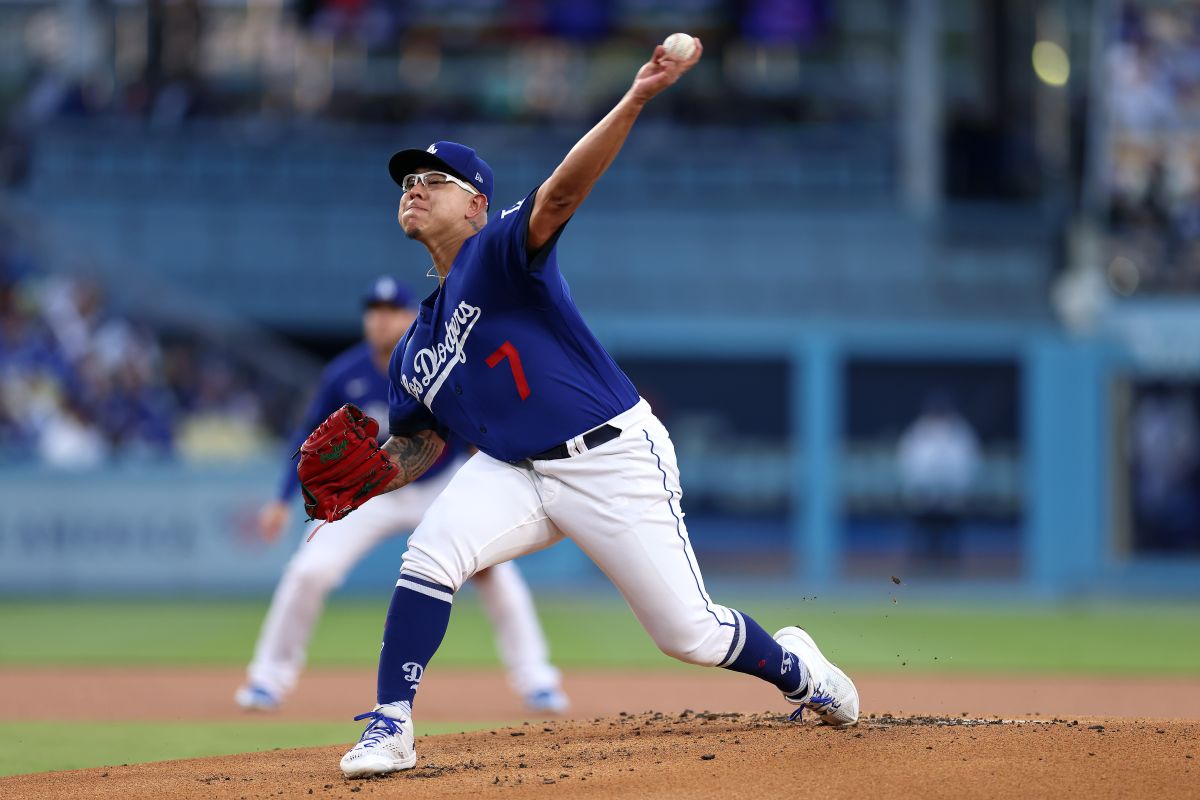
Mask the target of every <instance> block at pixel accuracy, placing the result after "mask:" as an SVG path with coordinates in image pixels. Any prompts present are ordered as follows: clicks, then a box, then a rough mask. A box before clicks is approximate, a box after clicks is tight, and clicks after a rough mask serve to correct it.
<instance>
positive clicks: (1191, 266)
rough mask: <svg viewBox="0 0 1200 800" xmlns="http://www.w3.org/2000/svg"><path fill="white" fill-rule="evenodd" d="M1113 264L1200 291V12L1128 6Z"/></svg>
mask: <svg viewBox="0 0 1200 800" xmlns="http://www.w3.org/2000/svg"><path fill="white" fill-rule="evenodd" d="M1107 70H1108V80H1109V85H1110V88H1111V91H1110V94H1109V115H1110V131H1111V142H1110V154H1111V155H1110V158H1111V161H1110V170H1111V183H1110V190H1109V191H1110V193H1109V208H1108V211H1109V222H1110V228H1111V231H1112V234H1113V241H1112V248H1113V252H1112V254H1111V255H1112V257H1113V258H1114V259H1122V260H1121V261H1120V263H1121V264H1122V265H1125V269H1128V268H1129V267H1128V265H1129V264H1132V265H1133V267H1134V268H1135V269H1136V270H1137V276H1136V277H1137V281H1136V286H1137V288H1139V289H1140V290H1141V291H1150V292H1194V291H1197V290H1200V2H1197V1H1196V0H1188V1H1187V2H1176V3H1170V4H1161V3H1147V2H1141V1H1140V0H1139V2H1125V3H1124V4H1123V6H1122V10H1121V14H1120V18H1119V26H1118V28H1117V35H1116V37H1115V39H1114V41H1113V43H1112V44H1111V46H1110V48H1109V52H1108V54H1107Z"/></svg>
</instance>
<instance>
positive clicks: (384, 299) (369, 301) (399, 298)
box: [363, 275, 413, 308]
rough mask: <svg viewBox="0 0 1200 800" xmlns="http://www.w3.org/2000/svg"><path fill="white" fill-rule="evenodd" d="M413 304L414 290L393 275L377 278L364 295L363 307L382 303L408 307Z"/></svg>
mask: <svg viewBox="0 0 1200 800" xmlns="http://www.w3.org/2000/svg"><path fill="white" fill-rule="evenodd" d="M412 304H413V296H412V292H410V291H409V290H408V288H407V287H405V286H404V284H402V283H400V282H399V281H397V280H396V279H395V278H393V277H392V276H391V275H383V276H380V277H378V278H376V279H375V280H374V281H372V282H371V286H370V288H369V289H367V291H366V293H365V294H364V295H363V308H370V307H371V306H380V305H388V306H395V307H396V308H408V307H409V306H411V305H412Z"/></svg>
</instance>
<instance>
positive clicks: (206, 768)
mask: <svg viewBox="0 0 1200 800" xmlns="http://www.w3.org/2000/svg"><path fill="white" fill-rule="evenodd" d="M855 677H856V679H857V680H858V683H859V688H860V690H861V691H862V695H863V703H864V718H863V720H862V721H861V723H860V724H859V726H858V727H856V728H854V729H850V730H844V731H838V730H833V729H831V728H827V727H824V726H820V725H817V724H812V723H811V722H809V723H805V724H796V723H790V722H787V721H786V718H785V717H783V716H780V712H781V711H782V710H783V709H781V708H780V705H781V704H780V702H779V698H778V696H777V695H776V693H775V692H774V691H773V690H772V689H771V688H770V687H769V686H766V685H765V684H763V685H759V684H758V683H757V682H754V681H748V680H746V679H745V678H744V677H742V676H737V675H732V674H728V673H722V672H717V671H713V670H700V669H696V670H672V671H663V672H637V673H628V672H583V673H577V672H572V673H569V674H568V675H567V679H566V686H567V688H568V690H569V691H570V692H571V694H572V697H573V700H574V703H575V706H574V709H573V711H572V713H571V715H570V716H571V717H572V719H571V720H554V721H548V722H533V721H529V722H523V723H522V722H518V723H516V724H514V725H511V726H509V727H503V728H497V729H495V730H488V731H481V732H474V733H468V734H447V735H441V736H427V737H421V738H419V739H418V740H417V748H418V755H419V761H418V766H417V768H416V769H413V770H411V771H409V772H405V773H399V774H396V775H393V776H390V777H387V778H383V779H374V780H365V781H364V780H358V781H347V780H345V779H343V778H342V776H341V773H340V771H339V770H338V760H339V759H340V757H341V755H342V753H343V752H344V751H345V749H346V747H347V746H348V745H349V743H350V739H352V738H353V731H354V730H355V729H354V727H353V723H350V724H348V733H349V736H348V740H347V743H346V744H345V745H338V746H334V747H322V748H307V749H299V750H275V751H267V752H260V753H244V754H239V755H230V756H219V757H214V758H204V759H192V760H185V761H164V762H158V763H153V764H135V765H130V766H119V767H102V768H97V769H87V770H74V771H66V772H52V773H40V774H32V775H16V776H12V777H8V778H0V797H3V798H8V797H13V798H26V797H30V798H59V797H61V798H68V797H69V798H79V797H97V798H143V797H144V798H151V797H152V798H155V799H156V800H173V798H193V797H195V798H200V797H204V798H214V797H215V798H236V799H237V800H241V799H242V798H245V800H250V798H268V797H285V798H291V797H346V798H349V797H358V798H361V797H364V796H368V795H371V796H378V797H411V796H414V795H415V796H419V797H430V798H435V797H450V798H453V797H468V796H470V797H476V796H479V795H484V796H486V795H488V794H495V795H496V796H506V797H525V796H526V795H527V794H532V793H543V794H544V793H553V796H554V797H556V798H557V797H576V796H587V797H592V798H609V797H654V798H660V797H661V798H677V797H678V798H684V797H687V798H704V797H720V798H722V800H728V798H740V797H772V796H788V797H795V796H800V797H809V796H811V797H821V798H831V797H853V798H856V800H857V799H859V798H863V797H870V798H883V799H884V800H890V799H891V798H910V797H931V798H936V797H953V798H955V800H959V798H962V797H1005V798H1012V797H1022V798H1025V797H1055V798H1058V797H1064V796H1065V797H1075V796H1086V797H1088V798H1090V800H1101V799H1102V798H1117V797H1129V798H1142V797H1154V798H1189V797H1194V798H1200V721H1197V720H1200V681H1197V680H1195V679H1187V678H1175V679H1172V678H1155V679H1136V680H1129V679H1116V678H1111V679H1109V678H1088V679H1083V678H1037V677H1013V676H1004V677H993V678H988V677H979V676H962V675H955V676H931V675H923V676H910V677H903V676H901V677H897V676H895V675H889V676H870V675H856V676H855ZM240 678H241V675H240V670H232V669H209V670H198V669H191V668H189V669H154V670H151V669H132V670H131V669H121V670H117V669H111V670H95V669H87V670H82V669H75V670H67V669H36V670H34V669H20V670H14V669H6V670H0V709H3V711H2V713H0V716H3V717H4V718H6V719H9V720H34V719H43V720H44V719H62V720H64V721H65V724H69V721H70V720H81V721H83V720H101V721H103V720H111V721H121V720H126V721H128V720H157V721H174V722H179V723H183V724H186V722H187V721H191V720H195V721H200V720H210V721H211V720H230V719H246V720H248V721H251V722H252V721H253V720H254V719H262V718H263V717H262V716H258V717H252V716H248V715H246V714H245V713H244V712H240V711H238V710H237V709H235V708H234V707H233V705H232V702H231V700H232V692H233V689H234V688H235V687H236V685H237V683H238V681H239V680H240ZM373 685H374V681H373V674H372V673H371V672H370V671H369V670H314V671H312V672H310V673H308V674H306V675H305V677H304V680H303V682H302V684H301V687H300V689H299V691H298V692H297V693H296V695H295V696H294V697H293V698H291V699H290V700H289V702H288V704H287V705H286V706H285V707H284V709H283V710H282V711H281V712H279V713H278V714H275V715H272V716H271V718H272V719H279V720H284V721H286V720H288V719H294V720H346V721H348V718H349V716H351V715H353V714H354V713H357V712H360V711H363V710H365V709H366V706H367V705H368V704H369V701H370V695H371V694H372V689H373ZM701 703H703V705H701ZM688 706H694V707H696V708H697V710H691V709H689V708H688ZM705 707H707V708H711V709H720V710H721V713H709V712H705V711H700V710H699V709H703V708H705ZM646 708H656V709H660V711H657V712H645V711H642V709H646ZM761 709H773V710H772V711H766V712H763V711H761ZM755 711H758V713H754V712H755ZM872 714H873V715H874V716H871V715H872ZM914 714H920V715H923V716H913V715H914ZM522 716H523V712H522V709H521V707H520V704H519V703H518V701H517V700H516V699H515V698H514V697H513V695H512V694H511V693H510V692H509V691H508V690H507V688H506V687H505V685H504V679H503V677H502V676H501V675H499V674H497V673H494V672H491V673H488V672H484V673H480V672H466V673H463V672H453V671H446V672H442V673H439V674H438V675H437V678H436V680H432V679H431V680H430V681H428V685H423V686H422V694H421V698H420V701H419V702H418V704H417V732H418V734H419V733H420V730H421V728H420V723H421V721H422V720H425V721H428V722H434V721H447V720H454V721H460V722H472V721H474V722H479V721H496V720H514V719H520V718H521V717H522Z"/></svg>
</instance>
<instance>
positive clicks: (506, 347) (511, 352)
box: [487, 342, 529, 401]
mask: <svg viewBox="0 0 1200 800" xmlns="http://www.w3.org/2000/svg"><path fill="white" fill-rule="evenodd" d="M506 358H507V359H508V366H509V367H511V368H512V375H513V382H515V383H516V384H517V394H519V395H520V396H521V400H522V401H523V400H525V399H526V398H527V397H529V382H528V381H526V380H525V368H524V367H522V366H521V354H520V353H519V352H517V348H515V347H513V346H512V342H505V343H504V344H502V345H500V346H499V347H498V348H496V352H494V353H492V354H491V355H490V356H488V357H487V365H488V366H489V367H491V368H492V369H495V367H496V365H497V364H499V363H500V362H501V361H503V360H504V359H506Z"/></svg>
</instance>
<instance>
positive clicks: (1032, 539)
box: [0, 319, 1200, 596]
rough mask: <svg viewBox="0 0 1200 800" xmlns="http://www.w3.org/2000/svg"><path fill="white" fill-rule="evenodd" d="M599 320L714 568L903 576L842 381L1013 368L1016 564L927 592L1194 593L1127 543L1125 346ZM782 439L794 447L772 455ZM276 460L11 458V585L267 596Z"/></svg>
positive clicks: (739, 573)
mask: <svg viewBox="0 0 1200 800" xmlns="http://www.w3.org/2000/svg"><path fill="white" fill-rule="evenodd" d="M597 328H598V331H599V333H600V335H601V337H602V339H604V340H605V341H606V343H607V344H608V345H609V346H610V347H611V349H612V350H613V351H614V353H615V354H616V355H617V357H618V358H619V359H622V360H629V359H633V358H635V357H636V358H637V359H640V363H641V365H642V370H643V371H645V372H646V373H647V374H646V377H645V379H639V384H640V385H642V388H643V391H644V392H645V393H646V394H647V396H651V395H655V396H654V397H652V400H653V401H654V402H656V403H659V404H660V405H661V407H662V408H663V409H664V416H669V418H668V420H667V421H668V424H669V425H671V426H672V430H673V439H675V440H676V444H677V448H678V449H679V451H680V463H681V471H682V474H683V478H684V485H685V487H687V489H688V494H687V496H685V499H684V505H685V509H686V510H687V511H688V523H689V526H690V527H691V530H692V533H693V539H694V541H695V543H696V549H697V552H698V553H699V554H700V557H701V559H702V561H703V562H704V563H708V564H712V565H713V566H712V567H711V568H710V571H711V572H712V573H713V574H714V575H720V576H722V577H725V576H726V575H733V576H734V577H740V578H743V579H749V580H754V579H756V578H757V577H760V576H762V577H770V578H771V579H773V580H777V581H782V582H788V581H791V582H793V583H794V585H796V586H797V587H802V588H803V589H804V590H805V591H808V592H817V591H829V590H838V589H842V588H846V587H848V586H853V585H855V584H856V583H859V582H862V581H869V580H871V579H872V578H873V579H876V583H877V582H878V580H877V579H878V578H879V575H881V574H882V575H884V576H885V577H886V576H887V574H888V571H889V569H894V567H890V566H889V565H891V564H894V563H903V562H902V561H896V560H893V561H888V560H887V558H886V557H882V556H880V557H874V556H873V558H874V560H872V558H867V559H866V560H863V553H864V552H865V553H867V554H868V555H869V556H870V555H871V554H872V553H873V552H875V551H871V549H870V548H871V546H872V544H871V543H872V542H873V541H877V540H879V537H880V536H883V535H884V534H882V533H879V529H878V526H876V528H875V529H872V528H870V527H869V526H868V527H866V528H864V526H863V523H862V522H861V519H860V518H857V517H855V516H854V514H853V513H851V512H852V511H853V509H852V508H851V506H852V505H853V503H852V502H851V500H852V499H853V498H854V497H856V496H858V495H856V494H855V493H856V492H857V493H859V494H861V492H862V486H863V485H864V484H869V483H870V481H869V480H868V479H869V478H870V477H871V474H874V473H870V470H869V464H868V463H867V462H864V461H863V460H862V458H860V457H858V456H854V455H853V454H852V453H851V452H850V451H849V449H848V447H847V445H846V443H845V440H844V434H845V432H846V431H847V429H848V427H849V423H848V421H847V420H848V417H849V416H851V415H852V414H853V413H854V412H853V408H852V406H853V404H852V403H848V402H847V399H846V391H847V388H846V384H847V381H848V378H847V376H848V375H850V374H852V372H851V369H850V365H851V364H852V363H854V362H855V359H863V358H868V359H872V360H873V361H872V363H878V362H885V363H886V362H887V360H888V359H895V360H897V362H898V363H901V364H907V363H912V360H913V359H923V360H924V361H923V362H922V363H925V362H928V361H933V362H937V361H938V360H939V359H940V360H946V361H947V362H953V363H971V364H986V363H989V362H1003V363H1011V364H1014V365H1015V369H1016V372H1017V374H1018V376H1019V380H1018V381H1017V382H1016V383H1015V384H1014V385H1015V386H1016V387H1017V388H1016V390H1014V391H1015V394H1014V396H1013V398H1012V402H1015V403H1017V404H1018V405H1019V409H1017V411H1019V413H1018V414H1017V415H1016V416H1015V419H1018V420H1019V427H1020V430H1019V431H1018V435H1019V439H1020V449H1019V451H1018V452H1017V453H1015V454H1014V455H1012V457H1011V458H1009V460H1008V462H1003V463H1000V464H999V466H998V467H997V470H998V471H997V473H996V475H995V476H993V477H994V480H993V482H994V483H996V485H997V486H998V487H999V489H998V490H997V491H998V492H999V494H1000V500H1001V501H1003V496H1004V492H1005V491H1008V492H1009V493H1010V494H1013V495H1014V497H1015V501H1014V502H1015V503H1016V505H1015V506H1014V507H1013V508H1010V509H1008V511H1005V512H1004V513H1006V514H1008V517H1003V514H1002V522H1003V519H1008V520H1010V521H1009V522H1006V523H1004V524H999V525H993V526H992V528H990V529H989V528H987V526H977V527H976V529H975V530H973V531H970V532H969V536H968V538H969V540H970V541H971V542H973V544H971V547H972V548H973V553H974V555H973V557H974V558H975V559H976V561H977V562H978V563H979V564H982V565H984V566H985V567H986V566H987V565H989V564H990V563H992V562H995V561H998V560H1000V559H1001V558H1002V557H1003V558H1009V559H1010V560H1011V562H1012V569H1011V570H1010V571H1008V572H1003V571H1001V572H987V571H986V570H985V571H984V572H978V571H975V572H972V571H971V570H967V569H964V570H963V571H961V572H959V573H955V572H951V573H949V574H942V575H939V576H937V580H936V581H931V582H933V583H939V584H950V585H953V584H955V583H958V584H968V585H974V584H975V583H977V582H979V581H981V580H982V579H983V578H986V579H987V580H988V581H990V582H992V583H996V584H998V585H1001V586H1007V587H1010V588H1011V589H1013V590H1015V591H1019V592H1021V593H1027V594H1031V595H1038V596H1054V595H1071V594H1075V593H1090V592H1097V593H1108V592H1126V591H1134V592H1147V593H1153V592H1170V593H1195V592H1197V591H1200V561H1197V560H1196V559H1195V558H1194V557H1192V558H1188V557H1175V558H1171V559H1158V560H1156V559H1153V558H1146V557H1138V556H1136V555H1134V554H1132V553H1131V551H1130V549H1129V548H1128V546H1127V544H1126V543H1124V542H1123V540H1122V538H1121V536H1120V535H1119V527H1120V526H1119V525H1118V524H1117V522H1118V520H1117V518H1116V506H1115V504H1114V496H1113V495H1114V490H1113V486H1114V475H1116V474H1117V473H1118V471H1119V469H1120V466H1121V465H1120V464H1119V463H1118V462H1119V460H1120V459H1121V457H1122V456H1121V453H1120V452H1119V448H1118V447H1116V443H1115V441H1114V436H1116V432H1115V431H1116V430H1117V429H1115V428H1114V426H1113V425H1112V417H1113V413H1114V412H1113V401H1112V396H1113V395H1112V391H1111V386H1112V385H1113V383H1114V381H1117V380H1119V379H1121V378H1122V376H1125V375H1127V374H1128V373H1129V372H1130V370H1131V369H1132V367H1131V365H1130V363H1129V361H1128V360H1127V359H1126V358H1125V357H1124V356H1123V355H1122V354H1121V353H1120V351H1118V350H1117V349H1116V348H1115V347H1111V346H1107V345H1104V344H1101V343H1098V342H1096V341H1081V340H1074V339H1069V338H1067V337H1065V336H1064V335H1062V334H1061V333H1059V332H1057V331H1054V330H1052V329H1049V328H1046V329H1034V328H1028V327H1019V326H1001V325H989V324H975V325H971V324H964V323H961V322H959V323H954V324H953V325H952V326H950V325H947V326H945V327H944V328H943V327H942V326H939V325H936V324H927V325H924V326H920V327H914V326H911V325H907V326H894V327H889V326H887V325H882V324H873V325H870V326H862V325H859V326H839V325H836V324H832V323H824V324H822V325H820V326H819V327H818V326H808V327H806V326H803V325H801V326H795V325H788V326H782V325H772V324H753V323H737V324H723V323H720V322H714V323H712V324H710V325H707V326H705V327H702V328H699V327H697V326H696V325H695V323H690V324H679V325H676V324H673V323H671V322H669V321H666V322H656V321H645V320H624V321H620V320H612V319H609V320H601V321H600V322H599V324H598V325H597ZM655 359H659V361H657V362H656V361H655ZM672 359H676V360H677V361H678V362H679V363H680V364H684V365H685V366H688V368H689V369H690V370H691V377H690V378H677V380H676V383H675V384H673V385H674V386H675V388H674V389H669V386H667V385H666V384H664V385H663V386H661V387H660V386H659V385H657V384H656V383H655V373H656V372H664V371H666V370H665V368H664V367H662V366H658V365H659V364H667V365H670V364H672V363H675V362H674V361H672ZM751 359H758V360H760V362H761V363H766V364H767V365H768V367H767V368H766V370H765V371H763V372H761V374H758V373H747V375H749V376H750V377H745V376H740V375H739V374H738V373H735V372H734V371H733V369H734V368H733V367H732V366H730V365H736V364H744V363H747V362H748V361H749V360H751ZM772 364H775V365H778V366H777V368H776V367H772V366H771V365H772ZM647 365H649V366H647ZM772 370H774V371H772ZM755 375H758V377H754V376H755ZM772 375H773V376H774V377H772ZM681 381H682V382H681ZM689 381H690V382H689ZM772 381H773V382H774V383H772ZM697 382H699V383H697ZM776 384H778V385H776ZM672 391H673V392H674V393H675V395H678V394H680V393H681V392H682V393H683V394H685V395H686V397H684V398H682V399H681V398H679V397H678V396H672V395H671V392H672ZM889 399H890V398H876V399H874V400H872V402H886V401H888V400H889ZM896 402H899V400H896ZM1004 402H1007V400H1005V401H1004ZM688 404H690V405H691V406H692V407H693V408H692V411H693V412H695V409H701V410H702V411H707V410H709V409H711V410H712V411H713V414H714V418H713V419H712V420H708V423H707V424H708V426H707V427H705V425H698V424H697V422H696V420H697V419H700V420H701V422H704V419H703V418H702V417H696V416H695V413H693V415H692V416H687V415H686V414H685V412H686V411H687V409H683V410H681V409H680V406H684V405H688ZM772 404H774V405H772ZM722 415H723V416H722ZM776 417H777V419H774V421H771V419H773V418H776ZM731 418H732V419H731ZM764 420H766V421H764ZM726 425H727V426H728V427H727V428H726V427H723V426H726ZM755 425H758V426H759V429H758V430H756V431H755V430H754V426H755ZM742 430H744V431H750V433H747V434H746V437H747V438H751V437H753V436H757V437H758V438H757V441H761V442H764V443H765V444H764V446H763V447H760V448H757V449H750V450H747V451H745V452H741V451H738V450H737V449H736V445H737V441H738V440H737V439H736V438H730V437H731V436H736V435H737V433H738V431H742ZM774 430H779V431H781V432H780V433H778V434H775V433H772V431H774ZM731 432H732V433H731ZM773 436H774V437H776V438H779V439H780V441H779V442H777V443H775V444H776V445H777V446H774V447H772V446H771V445H772V441H771V440H772V437H773ZM722 437H724V438H722ZM852 456H853V457H852ZM282 466H283V465H282V459H280V460H278V461H275V460H270V461H264V462H261V463H245V464H236V465H212V466H187V465H178V464H163V465H154V464H148V465H127V466H120V467H115V468H111V469H107V470H105V471H103V472H99V473H51V472H48V471H44V470H37V469H13V468H11V467H5V468H4V469H3V470H0V488H2V489H3V495H4V497H5V498H6V502H5V503H3V504H0V591H3V592H5V593H28V592H43V593H45V592H56V591H58V590H60V589H64V588H66V589H71V590H76V591H81V592H90V591H106V592H144V591H149V592H210V591H211V592H231V591H232V592H258V591H265V590H266V589H268V588H269V587H270V586H271V585H272V583H273V582H274V580H275V578H276V576H277V575H278V573H279V570H280V568H281V567H282V565H283V563H284V561H285V560H286V558H287V556H288V554H289V553H290V552H291V550H292V544H291V541H297V540H298V539H299V537H300V531H299V530H298V528H299V525H298V524H297V525H296V526H295V528H297V529H296V530H293V531H292V534H291V535H292V537H293V538H292V539H291V540H289V541H288V542H287V543H284V544H280V545H278V546H274V547H268V546H266V545H264V544H263V543H261V542H260V541H259V540H258V539H257V537H256V534H255V528H254V523H255V515H256V513H257V509H258V508H259V506H260V505H261V503H262V502H263V501H264V500H265V499H268V498H269V497H270V496H271V492H272V491H273V490H274V487H275V485H276V481H277V478H278V471H279V470H280V469H281V468H282ZM1006 481H1007V482H1008V483H1010V484H1011V483H1012V482H1014V481H1015V482H1016V484H1017V485H1016V488H1015V490H1013V488H1012V487H1011V486H1009V487H1008V489H1007V490H1005V488H1004V487H1005V485H1006V483H1005V482H1006ZM10 498H11V499H10ZM1010 499H1012V498H1010ZM1000 504H1001V506H1003V505H1004V503H1003V502H1001V503H1000ZM1010 505H1011V503H1010ZM298 510H299V508H298V504H297V511H298ZM330 532H331V531H327V532H323V533H322V534H319V535H326V534H327V533H330ZM872 536H874V537H875V539H872V538H871V537H872ZM989 537H990V538H989ZM996 542H999V543H1000V546H999V548H998V547H997V546H996V544H995V543H996ZM1005 547H1007V548H1010V549H1011V554H1006V552H1005V551H1004V550H1003V548H1005ZM402 551H403V543H402V542H400V541H396V542H391V543H388V544H387V545H385V546H384V547H383V548H382V549H381V550H380V551H379V552H378V553H377V554H376V555H374V556H373V557H372V558H370V559H368V560H367V562H366V563H365V564H364V565H363V566H362V567H361V568H360V569H359V570H358V571H356V573H355V574H354V576H352V578H351V580H350V582H349V584H350V588H358V589H363V588H368V587H372V586H380V585H388V583H389V582H390V580H391V579H392V578H393V576H394V575H395V573H396V570H397V568H398V565H399V558H400V554H401V553H402ZM879 552H883V556H886V555H887V553H886V552H884V551H879ZM893 555H894V554H893ZM875 556H878V553H875ZM897 558H899V556H897ZM527 562H528V563H526V564H525V567H526V571H527V572H528V573H529V574H530V576H531V579H532V580H533V581H534V582H535V583H557V584H563V585H567V584H577V583H579V582H581V581H584V580H585V579H587V578H590V577H598V576H597V573H596V571H595V568H594V567H592V566H591V565H590V564H589V563H588V562H587V561H586V559H584V558H583V557H582V556H581V555H580V554H579V552H578V551H577V550H576V549H575V548H574V547H573V546H571V545H563V546H559V547H556V548H552V549H551V550H549V551H547V552H545V553H542V554H538V555H537V556H535V557H533V558H531V559H527ZM856 564H857V565H858V566H855V565H856ZM893 574H894V573H893Z"/></svg>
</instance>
